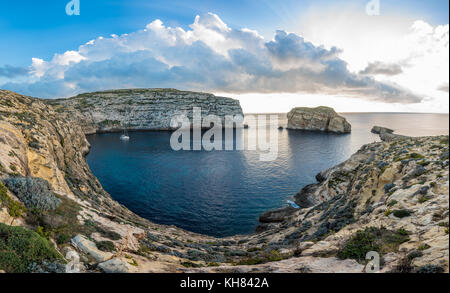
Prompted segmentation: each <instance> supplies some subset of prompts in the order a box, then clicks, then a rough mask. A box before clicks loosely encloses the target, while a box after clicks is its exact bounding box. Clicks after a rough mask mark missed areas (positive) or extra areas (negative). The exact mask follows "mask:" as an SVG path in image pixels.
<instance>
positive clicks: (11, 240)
mask: <svg viewBox="0 0 450 293" xmlns="http://www.w3.org/2000/svg"><path fill="white" fill-rule="evenodd" d="M58 259H61V256H60V255H59V254H58V252H57V251H56V250H55V249H54V248H53V246H52V245H51V244H50V243H49V242H48V241H47V240H46V239H45V238H43V237H41V236H40V235H39V234H37V233H36V232H33V231H31V230H27V229H25V228H23V227H11V226H7V225H5V224H2V223H0V269H2V270H4V271H6V272H7V273H26V272H28V271H29V266H30V265H31V264H33V263H38V264H40V263H41V262H42V261H44V260H46V261H56V260H58Z"/></svg>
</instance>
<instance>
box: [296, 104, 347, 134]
mask: <svg viewBox="0 0 450 293" xmlns="http://www.w3.org/2000/svg"><path fill="white" fill-rule="evenodd" d="M287 118H288V125H287V128H288V129H299V130H312V131H327V132H335V133H350V132H351V130H352V127H351V125H350V123H348V122H347V120H346V119H345V118H344V117H342V116H339V115H338V114H337V113H336V112H335V111H334V110H333V109H332V108H330V107H324V106H321V107H316V108H307V107H297V108H294V109H292V110H291V111H290V112H289V113H288V114H287Z"/></svg>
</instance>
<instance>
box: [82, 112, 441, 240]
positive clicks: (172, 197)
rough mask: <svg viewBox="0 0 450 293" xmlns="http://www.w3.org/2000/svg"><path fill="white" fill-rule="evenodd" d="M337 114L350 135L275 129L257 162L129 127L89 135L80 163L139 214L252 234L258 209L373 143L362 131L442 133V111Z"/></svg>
mask: <svg viewBox="0 0 450 293" xmlns="http://www.w3.org/2000/svg"><path fill="white" fill-rule="evenodd" d="M344 116H346V117H347V119H348V120H349V121H350V123H351V124H352V126H353V131H352V134H349V135H336V134H328V133H313V132H303V131H289V130H285V129H284V130H278V131H277V134H278V141H279V143H278V146H279V147H278V148H279V150H278V158H277V159H276V160H275V161H272V162H262V161H260V160H259V153H258V152H256V151H211V152H208V151H178V152H176V151H173V150H172V149H171V147H170V142H169V139H170V135H171V134H170V133H169V132H132V133H130V136H131V140H130V141H129V142H121V141H120V140H119V136H120V134H96V135H92V136H89V137H88V139H89V142H90V143H91V145H92V149H91V153H90V154H89V155H88V157H87V161H88V164H89V166H90V167H91V169H92V171H93V173H94V174H95V175H96V176H97V177H98V179H99V180H100V182H101V183H102V185H103V187H104V188H105V189H106V190H107V191H108V192H109V193H110V194H111V196H112V197H113V198H114V199H116V200H117V201H119V202H120V203H121V204H123V205H125V206H127V207H128V208H129V209H130V210H132V211H133V212H135V213H137V214H139V215H140V216H142V217H145V218H147V219H149V220H151V221H153V222H156V223H160V224H168V225H176V226H178V227H181V228H184V229H186V230H189V231H193V232H198V233H203V234H208V235H212V236H219V237H221V236H229V235H234V234H245V233H251V232H253V231H254V229H255V227H256V226H257V224H258V217H259V215H260V214H261V213H263V212H264V211H267V210H268V209H273V208H278V207H282V206H285V205H286V200H288V199H291V198H292V196H294V195H295V194H296V193H297V192H298V191H300V189H301V188H302V187H303V186H305V185H306V184H310V183H313V182H315V178H314V177H315V175H316V174H317V173H318V172H320V171H322V170H324V169H327V168H329V167H331V166H333V165H336V164H338V163H341V162H342V161H344V160H346V159H347V158H349V157H350V155H351V154H352V153H354V152H355V151H356V150H358V149H359V148H360V147H361V145H363V144H365V143H369V142H373V141H376V140H378V137H377V136H376V135H373V134H371V133H370V128H371V127H372V126H373V125H375V124H377V125H382V126H389V127H392V128H394V129H396V130H398V133H401V134H406V135H437V134H448V115H436V114H344ZM280 117H282V119H284V117H285V115H283V116H280ZM281 123H282V124H284V123H285V121H284V120H282V121H281ZM242 131H243V132H244V138H245V137H246V135H247V132H248V130H242Z"/></svg>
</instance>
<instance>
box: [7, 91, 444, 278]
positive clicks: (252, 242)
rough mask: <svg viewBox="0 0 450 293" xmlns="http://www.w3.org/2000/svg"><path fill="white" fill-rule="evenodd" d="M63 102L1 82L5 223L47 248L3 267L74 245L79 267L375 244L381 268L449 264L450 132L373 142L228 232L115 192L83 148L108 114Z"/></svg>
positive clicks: (144, 267) (337, 256)
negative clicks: (183, 222) (194, 225)
mask: <svg viewBox="0 0 450 293" xmlns="http://www.w3.org/2000/svg"><path fill="white" fill-rule="evenodd" d="M60 103H61V102H60V101H58V102H56V104H55V102H51V103H49V102H48V101H42V100H39V99H34V98H30V97H25V96H22V95H19V94H16V93H13V92H9V91H3V90H0V181H1V182H3V183H1V185H0V202H1V203H0V205H1V206H0V230H1V231H3V230H5V231H10V233H12V234H11V235H13V234H14V233H28V234H27V235H29V236H30V238H29V240H27V241H33V242H30V243H35V242H36V243H40V245H42V250H41V252H42V251H44V252H46V253H45V254H43V255H41V256H40V257H37V258H36V259H35V260H34V261H32V262H30V263H27V265H26V266H24V265H20V264H21V263H22V262H21V259H20V253H21V250H20V249H18V248H17V247H12V248H11V249H12V251H14V253H15V254H14V257H17V258H18V261H17V260H16V261H14V258H8V259H11V261H9V262H7V263H4V262H2V260H0V270H4V271H6V272H19V271H24V272H42V271H45V272H48V271H55V272H63V271H64V264H65V262H66V260H65V259H64V258H63V257H64V256H66V254H67V252H69V251H76V252H77V253H78V254H79V255H80V256H81V258H80V260H81V263H82V267H81V268H82V272H146V273H148V272H164V273H169V272H297V273H307V272H363V271H364V264H365V258H364V257H365V252H367V251H366V250H367V249H371V250H375V251H377V252H379V253H380V255H381V257H382V259H383V265H382V267H381V272H443V271H445V272H448V270H449V262H448V260H449V247H448V241H449V238H448V237H449V236H448V218H449V214H448V209H449V204H448V202H449V196H448V194H449V189H448V188H449V184H448V179H449V170H448V164H449V155H448V154H449V152H448V136H438V137H419V138H408V137H395V138H393V139H390V140H386V141H382V142H376V143H371V144H368V145H365V146H363V147H362V148H361V149H360V150H359V151H358V152H357V153H355V154H354V155H352V157H351V158H349V159H348V160H347V161H345V162H343V163H341V164H339V165H337V166H335V167H332V168H330V169H329V170H326V171H323V172H321V173H320V174H318V176H317V180H318V182H317V183H316V184H312V185H308V186H306V187H305V188H303V190H302V191H300V192H299V194H298V195H297V196H296V197H295V201H296V202H297V203H298V204H299V205H300V207H301V208H300V209H294V208H288V209H285V210H283V211H282V212H280V211H279V210H278V211H273V212H271V213H265V214H264V215H262V216H261V225H260V227H259V228H258V231H257V232H255V233H254V234H251V235H236V236H232V237H226V238H220V239H219V238H214V237H209V236H205V235H199V234H195V233H192V232H188V231H185V230H182V229H180V228H177V227H172V226H170V227H169V226H164V225H158V224H154V223H151V222H149V221H147V220H145V219H143V218H141V217H139V216H137V215H135V214H134V213H132V212H130V211H129V210H128V209H127V208H126V207H123V206H121V205H120V204H118V203H117V202H115V201H114V200H113V199H112V198H111V197H110V196H109V194H108V193H107V192H106V191H104V190H103V188H102V186H101V184H100V183H99V182H98V180H97V179H96V178H95V176H94V175H93V174H92V173H91V171H90V169H89V166H88V165H87V163H86V161H85V158H84V156H85V154H86V153H87V152H88V150H89V144H88V142H87V140H86V138H85V134H86V133H90V132H91V131H94V130H95V132H96V131H98V125H97V124H96V123H97V121H98V119H103V118H98V119H97V118H96V119H97V120H93V119H90V120H87V122H83V121H84V120H83V119H85V118H83V117H85V116H84V115H85V114H83V113H87V112H83V111H80V112H78V110H76V107H72V106H67V108H66V106H64V107H62V106H61V104H60ZM63 104H64V102H63ZM102 105H103V104H102ZM227 105H228V104H227ZM104 106H105V107H106V105H104ZM116 106H117V105H116ZM96 107H97V106H96ZM117 107H118V106H117ZM226 107H228V106H226ZM226 107H225V108H226ZM233 107H235V106H233ZM225 108H224V109H225ZM74 109H75V110H74ZM96 109H97V108H96ZM233 109H235V110H236V112H238V109H237V108H233ZM239 109H240V107H239ZM66 111H67V112H66ZM74 111H75V112H74ZM102 111H107V110H102ZM95 113H97V110H96V111H95ZM99 113H100V112H99ZM80 115H81V116H80ZM89 115H90V114H89ZM89 115H87V116H89ZM114 115H115V114H114ZM70 117H73V118H72V119H71V118H70ZM114 117H115V116H114ZM136 117H140V116H136ZM136 117H135V118H136ZM80 119H81V120H80ZM136 119H137V118H136ZM139 119H140V118H139ZM139 119H137V120H133V121H134V122H136V123H137V125H140V126H142V127H143V125H145V123H141V124H139V123H140V122H139V123H138V122H137V121H139ZM133 121H130V123H134V122H133ZM121 123H123V122H121ZM127 123H128V122H127ZM21 178H25V179H26V180H25V179H21ZM38 178H40V179H38ZM11 179H15V181H14V180H13V181H12V182H13V183H14V184H12V183H8V182H9V181H8V180H11ZM42 180H43V181H46V182H48V189H47V188H44V185H46V184H44V183H42V182H43V181H42ZM23 182H25V183H23ZM5 185H7V186H5ZM31 188H34V189H31ZM30 190H33V192H30ZM130 192H132V190H130ZM52 197H55V198H56V199H57V200H54V199H53V200H50V201H48V199H49V198H52ZM45 203H50V204H45ZM20 211H21V212H20ZM1 231H0V232H1ZM7 234H8V233H7ZM8 235H10V234H8ZM1 241H2V239H1V238H0V242H1ZM360 243H368V244H370V245H369V247H366V246H361V245H360ZM0 245H2V243H0ZM355 247H358V249H356V250H355V249H353V248H355Z"/></svg>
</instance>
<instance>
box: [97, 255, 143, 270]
mask: <svg viewBox="0 0 450 293" xmlns="http://www.w3.org/2000/svg"><path fill="white" fill-rule="evenodd" d="M98 267H99V268H101V269H102V270H103V271H104V272H105V273H112V274H115V273H122V274H123V273H135V272H137V268H136V267H134V266H133V265H131V264H129V263H128V262H127V261H126V260H125V259H122V258H118V257H116V258H113V259H110V260H108V261H105V262H102V263H100V264H99V265H98Z"/></svg>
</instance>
